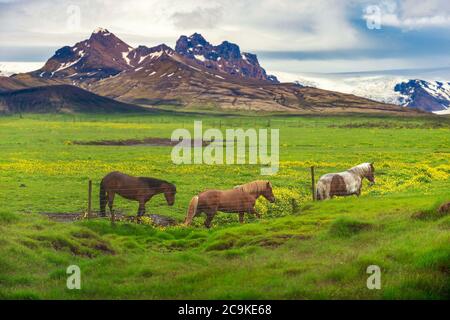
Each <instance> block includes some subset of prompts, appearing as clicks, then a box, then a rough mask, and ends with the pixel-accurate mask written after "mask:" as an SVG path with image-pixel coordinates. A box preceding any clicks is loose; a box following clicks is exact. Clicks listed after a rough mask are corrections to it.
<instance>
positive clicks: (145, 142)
mask: <svg viewBox="0 0 450 320" xmlns="http://www.w3.org/2000/svg"><path fill="white" fill-rule="evenodd" d="M200 143H201V144H202V146H203V147H206V146H208V145H209V144H210V143H211V141H204V140H203V141H201V142H200V141H198V140H191V141H187V140H183V144H186V146H194V145H199V144H200ZM72 144H75V145H83V146H128V147H130V146H144V147H173V146H176V145H178V144H179V141H172V140H171V139H167V138H144V139H127V140H97V141H72Z"/></svg>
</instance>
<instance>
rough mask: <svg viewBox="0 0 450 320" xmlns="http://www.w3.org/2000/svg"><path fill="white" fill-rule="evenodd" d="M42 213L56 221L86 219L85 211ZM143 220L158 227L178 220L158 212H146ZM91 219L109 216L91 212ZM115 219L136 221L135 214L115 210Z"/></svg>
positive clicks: (172, 223) (175, 223) (171, 224)
mask: <svg viewBox="0 0 450 320" xmlns="http://www.w3.org/2000/svg"><path fill="white" fill-rule="evenodd" d="M41 214H42V215H45V216H47V217H48V218H49V219H50V220H53V221H57V222H74V221H79V220H84V219H87V213H48V212H43V213H41ZM143 218H144V219H143V220H145V218H149V219H150V224H152V225H155V226H158V227H168V226H175V225H177V224H178V222H177V221H176V220H175V219H172V218H170V217H166V216H163V215H159V214H146V215H144V216H143ZM91 219H106V220H109V219H111V217H110V216H106V217H100V216H98V213H93V215H92V216H91ZM115 220H116V221H125V222H138V221H137V220H136V216H128V215H125V214H124V213H122V212H116V214H115Z"/></svg>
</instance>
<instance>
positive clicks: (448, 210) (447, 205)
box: [411, 202, 450, 220]
mask: <svg viewBox="0 0 450 320" xmlns="http://www.w3.org/2000/svg"><path fill="white" fill-rule="evenodd" d="M449 214H450V202H444V203H443V204H441V205H440V206H439V208H438V209H437V210H436V209H430V210H422V211H418V212H416V213H414V214H413V215H412V216H411V218H413V219H417V220H437V219H440V218H443V217H445V216H446V215H449Z"/></svg>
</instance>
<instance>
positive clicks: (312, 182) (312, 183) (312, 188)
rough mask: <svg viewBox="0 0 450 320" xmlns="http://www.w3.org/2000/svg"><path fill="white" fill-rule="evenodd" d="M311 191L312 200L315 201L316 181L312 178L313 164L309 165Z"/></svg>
mask: <svg viewBox="0 0 450 320" xmlns="http://www.w3.org/2000/svg"><path fill="white" fill-rule="evenodd" d="M311 192H312V200H313V201H316V181H315V178H314V166H311Z"/></svg>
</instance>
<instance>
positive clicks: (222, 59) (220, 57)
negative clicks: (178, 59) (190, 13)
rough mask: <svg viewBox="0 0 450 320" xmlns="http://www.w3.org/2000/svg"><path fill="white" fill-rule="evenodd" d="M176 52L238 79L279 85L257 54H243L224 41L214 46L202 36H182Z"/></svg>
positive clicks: (233, 44)
mask: <svg viewBox="0 0 450 320" xmlns="http://www.w3.org/2000/svg"><path fill="white" fill-rule="evenodd" d="M175 51H176V52H177V53H178V54H180V55H182V56H184V57H186V58H189V59H192V60H194V61H195V62H196V63H198V64H200V65H202V66H204V67H207V68H209V69H213V70H217V71H220V72H223V73H227V74H229V75H232V76H236V77H243V78H248V79H252V80H262V81H269V82H273V83H278V80H277V79H276V77H275V76H269V75H267V74H266V71H265V70H264V69H263V68H262V67H261V66H260V64H259V62H258V58H257V57H256V55H255V54H251V53H241V50H240V48H239V46H238V45H237V44H235V43H232V42H229V41H223V42H222V43H221V44H220V45H217V46H214V45H212V44H211V43H209V42H208V41H207V40H206V39H205V38H204V37H203V36H202V35H201V34H199V33H194V34H192V35H191V36H189V37H187V36H181V37H180V38H179V39H178V41H177V42H176V46H175Z"/></svg>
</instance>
